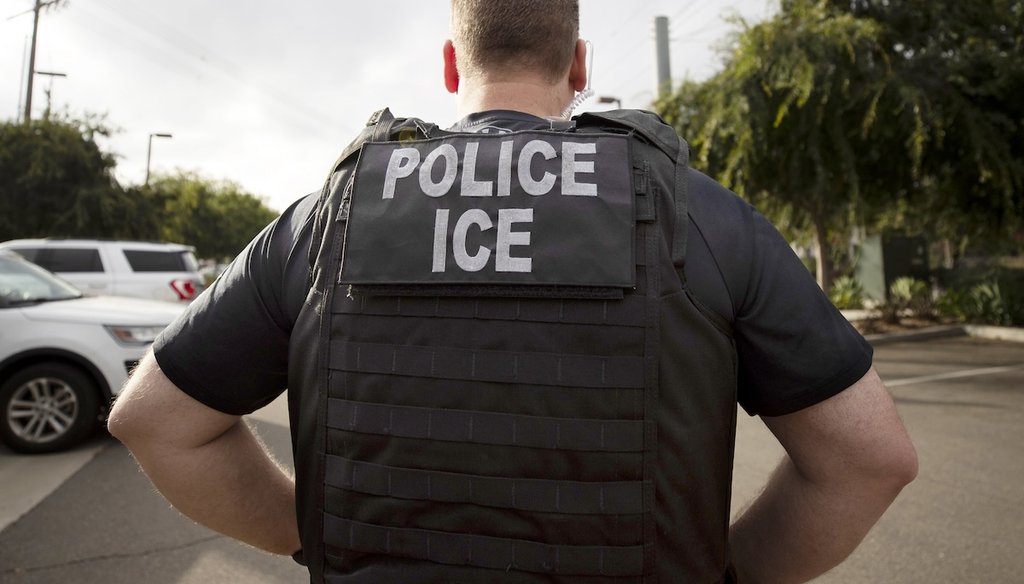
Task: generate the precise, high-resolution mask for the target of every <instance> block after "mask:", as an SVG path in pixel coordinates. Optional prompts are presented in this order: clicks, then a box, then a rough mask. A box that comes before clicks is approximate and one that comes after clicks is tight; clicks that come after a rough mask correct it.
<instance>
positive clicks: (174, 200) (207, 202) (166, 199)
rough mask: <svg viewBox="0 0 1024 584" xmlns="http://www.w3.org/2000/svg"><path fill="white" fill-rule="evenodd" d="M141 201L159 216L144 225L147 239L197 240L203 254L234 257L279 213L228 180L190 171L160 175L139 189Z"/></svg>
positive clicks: (196, 246)
mask: <svg viewBox="0 0 1024 584" xmlns="http://www.w3.org/2000/svg"><path fill="white" fill-rule="evenodd" d="M137 192H138V197H139V199H140V205H141V206H142V207H144V208H146V209H151V210H153V211H155V213H150V212H147V213H145V214H144V215H146V216H148V217H150V218H153V217H157V218H159V220H158V221H148V222H144V223H142V224H140V229H142V230H144V231H145V232H148V233H149V235H148V236H147V237H148V238H155V239H161V240H165V241H177V242H181V243H187V244H189V245H193V246H195V248H196V253H197V254H198V255H199V256H200V257H203V258H209V259H227V258H231V257H234V256H235V255H237V254H238V252H240V251H241V250H242V248H243V247H245V245H246V244H247V243H249V241H250V240H251V239H252V238H253V237H254V236H255V235H256V234H257V233H259V231H260V230H261V229H263V227H265V226H266V225H267V223H269V222H270V221H271V220H273V219H274V217H276V216H277V213H276V212H275V211H273V210H272V209H270V208H268V207H267V206H266V205H265V204H264V202H263V201H262V200H260V199H259V198H257V197H255V196H253V195H251V194H249V193H246V192H245V191H243V190H242V188H241V187H240V186H239V185H237V184H235V183H232V182H230V181H212V180H208V179H204V178H202V177H200V176H198V175H197V174H195V173H192V172H184V171H179V172H178V173H176V174H172V175H164V176H157V177H155V178H154V179H151V180H150V183H149V185H147V186H144V187H141V188H139V189H138V191H137Z"/></svg>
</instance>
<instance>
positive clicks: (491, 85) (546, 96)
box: [458, 80, 574, 118]
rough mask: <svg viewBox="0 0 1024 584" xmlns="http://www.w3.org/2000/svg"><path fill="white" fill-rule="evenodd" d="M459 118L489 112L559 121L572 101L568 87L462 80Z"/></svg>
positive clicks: (525, 82)
mask: <svg viewBox="0 0 1024 584" xmlns="http://www.w3.org/2000/svg"><path fill="white" fill-rule="evenodd" d="M458 96H459V97H458V111H459V116H461V117H465V116H467V115H469V114H472V113H476V112H482V111H487V110H497V109H504V110H513V111H518V112H524V113H528V114H533V115H535V116H538V117H542V118H557V117H560V116H561V115H562V111H563V110H564V109H565V106H567V105H569V102H570V101H572V99H573V97H574V96H573V94H572V91H570V89H569V85H568V83H566V84H564V85H562V84H555V85H552V84H550V83H543V82H536V81H519V80H517V81H495V82H483V83H472V82H467V80H463V83H462V85H461V87H460V88H459V94H458Z"/></svg>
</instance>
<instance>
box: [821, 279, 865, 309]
mask: <svg viewBox="0 0 1024 584" xmlns="http://www.w3.org/2000/svg"><path fill="white" fill-rule="evenodd" d="M828 298H829V300H831V301H832V304H834V305H835V306H836V308H838V309H840V310H848V309H856V308H864V290H863V289H862V288H861V286H860V282H858V281H857V279H856V278H853V277H851V276H842V277H840V278H836V280H835V281H834V282H833V283H832V289H831V290H829V293H828Z"/></svg>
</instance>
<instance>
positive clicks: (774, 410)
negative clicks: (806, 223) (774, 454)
mask: <svg viewBox="0 0 1024 584" xmlns="http://www.w3.org/2000/svg"><path fill="white" fill-rule="evenodd" d="M753 226H754V232H753V242H752V243H753V246H754V247H753V256H752V262H751V265H750V272H749V281H748V287H747V290H746V291H745V293H744V294H743V303H742V304H741V305H740V308H739V311H738V313H737V317H736V321H735V335H736V350H737V353H738V355H739V363H740V369H739V402H740V404H741V405H742V406H743V407H744V409H746V410H747V412H748V413H750V414H757V415H764V416H780V415H784V414H789V413H793V412H795V411H798V410H801V409H804V408H806V407H809V406H812V405H814V404H816V403H819V402H821V401H824V400H826V399H828V398H830V397H832V396H834V395H835V394H837V393H839V392H841V391H842V390H844V389H846V388H847V387H849V386H851V385H853V384H854V383H856V382H857V380H859V379H860V378H861V377H863V376H864V374H865V373H867V371H868V369H869V368H870V367H871V359H872V349H871V346H870V345H869V344H868V343H867V342H866V341H865V340H864V338H863V337H862V336H861V335H860V333H859V332H857V330H856V329H854V328H853V326H852V325H851V324H850V323H849V321H847V320H846V318H845V317H843V315H842V313H840V312H839V310H837V309H836V308H835V306H834V305H833V304H832V302H831V301H830V300H829V299H828V297H827V296H826V295H825V294H824V292H822V290H821V288H819V287H818V284H817V282H815V280H814V278H812V277H811V274H810V272H808V270H807V268H806V267H804V265H803V262H801V261H800V259H799V258H798V257H797V255H796V253H794V252H793V250H792V249H791V248H790V247H789V245H788V243H787V242H786V241H785V239H783V237H782V236H781V235H780V234H779V232H778V231H776V229H775V228H774V226H772V225H771V224H770V223H769V222H768V220H767V219H765V218H764V217H763V216H761V215H760V214H759V213H756V212H754V215H753Z"/></svg>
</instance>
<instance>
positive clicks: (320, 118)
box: [93, 2, 352, 140]
mask: <svg viewBox="0 0 1024 584" xmlns="http://www.w3.org/2000/svg"><path fill="white" fill-rule="evenodd" d="M93 6H94V7H99V8H101V9H103V10H104V11H105V12H107V13H109V14H112V15H114V16H116V17H117V18H119V19H120V20H121V21H122V22H124V23H126V24H128V25H130V26H132V27H134V28H136V29H137V30H139V31H141V32H142V33H144V34H145V35H149V36H151V37H153V38H156V39H158V40H160V41H162V42H163V43H164V44H165V45H166V46H167V47H170V48H171V49H173V51H175V52H177V53H179V54H181V55H183V56H185V57H187V58H188V61H187V63H188V66H189V67H190V68H193V69H196V68H197V63H195V61H198V62H199V63H202V64H203V65H205V66H206V67H210V68H213V69H215V70H217V71H219V72H220V73H221V74H222V75H223V76H224V77H226V78H228V79H230V80H232V81H234V82H237V83H239V84H241V85H244V86H247V87H249V88H250V89H253V90H255V91H256V92H258V93H259V94H261V95H263V96H264V97H266V98H268V99H269V100H270V101H272V102H273V103H274V104H275V105H276V106H277V107H279V108H280V109H283V110H286V111H287V112H288V113H289V114H290V115H291V117H292V118H293V119H295V121H297V122H300V123H302V124H303V126H305V127H306V128H307V129H309V130H312V131H313V132H315V133H317V134H321V135H324V136H325V138H327V136H326V135H325V129H326V128H327V127H330V126H334V127H337V128H339V129H340V130H343V131H345V132H352V128H349V127H347V126H346V125H345V124H342V123H339V122H334V123H331V124H325V123H324V122H325V120H331V117H330V116H328V115H325V114H323V113H322V112H319V111H317V109H316V108H315V107H311V106H309V105H308V104H307V105H299V104H297V103H296V99H295V97H294V96H289V97H285V96H282V95H280V94H279V93H278V92H277V91H275V90H274V89H272V88H270V87H267V86H266V85H265V84H264V83H262V82H259V81H256V80H254V79H253V78H252V75H251V74H249V73H248V72H247V71H246V70H245V68H244V67H242V66H240V65H238V64H237V63H235V62H232V61H231V60H230V59H227V58H225V57H224V56H222V55H219V54H217V53H216V52H214V51H213V50H211V49H210V48H209V47H207V46H206V45H205V44H203V43H202V42H200V41H199V40H197V39H196V38H194V37H193V36H191V35H189V34H187V33H185V32H183V31H181V30H179V29H177V28H175V27H173V26H170V25H168V24H167V23H166V22H165V20H166V19H165V18H164V17H162V16H161V15H158V14H155V13H153V12H152V11H149V10H147V9H145V8H143V7H141V6H139V5H138V4H137V3H131V4H130V5H128V6H130V8H128V10H125V8H126V5H125V4H121V6H120V7H118V8H119V9H115V8H114V7H111V6H109V5H108V4H107V3H104V2H95V3H93ZM129 11H134V12H135V16H132V15H131V14H129V13H128V12H129ZM140 12H142V14H140ZM330 139H332V140H333V136H331V138H330Z"/></svg>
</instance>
